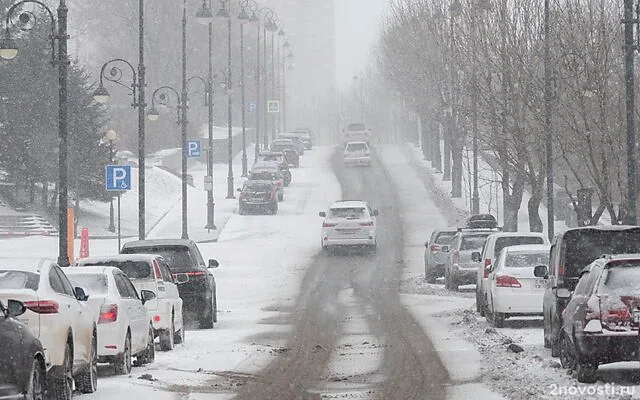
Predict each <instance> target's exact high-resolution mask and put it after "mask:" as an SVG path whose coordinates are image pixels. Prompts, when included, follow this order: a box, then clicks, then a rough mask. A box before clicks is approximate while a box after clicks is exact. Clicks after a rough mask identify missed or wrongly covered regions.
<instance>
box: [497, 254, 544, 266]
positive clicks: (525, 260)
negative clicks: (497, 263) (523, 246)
mask: <svg viewBox="0 0 640 400" xmlns="http://www.w3.org/2000/svg"><path fill="white" fill-rule="evenodd" d="M536 265H549V252H548V251H536V252H525V251H517V252H511V251H510V252H508V253H507V257H506V258H505V260H504V266H505V267H507V268H528V267H531V268H533V267H535V266H536Z"/></svg>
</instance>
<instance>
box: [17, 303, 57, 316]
mask: <svg viewBox="0 0 640 400" xmlns="http://www.w3.org/2000/svg"><path fill="white" fill-rule="evenodd" d="M24 306H25V307H26V308H27V309H28V310H31V311H33V312H34V313H37V314H57V313H58V310H59V309H60V305H59V304H58V303H57V302H55V301H53V300H39V301H25V302H24Z"/></svg>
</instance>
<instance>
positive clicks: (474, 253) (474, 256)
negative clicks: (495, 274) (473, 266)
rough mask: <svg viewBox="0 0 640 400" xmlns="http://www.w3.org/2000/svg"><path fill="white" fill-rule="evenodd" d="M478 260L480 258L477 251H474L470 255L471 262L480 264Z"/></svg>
mask: <svg viewBox="0 0 640 400" xmlns="http://www.w3.org/2000/svg"><path fill="white" fill-rule="evenodd" d="M480 260H482V258H481V257H480V252H479V251H474V252H473V253H471V261H474V262H480Z"/></svg>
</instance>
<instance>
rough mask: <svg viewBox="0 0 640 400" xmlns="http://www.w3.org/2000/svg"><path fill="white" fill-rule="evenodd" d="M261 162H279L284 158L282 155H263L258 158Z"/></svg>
mask: <svg viewBox="0 0 640 400" xmlns="http://www.w3.org/2000/svg"><path fill="white" fill-rule="evenodd" d="M260 158H261V159H262V161H277V162H281V161H282V159H283V158H284V155H283V154H263V155H261V156H260Z"/></svg>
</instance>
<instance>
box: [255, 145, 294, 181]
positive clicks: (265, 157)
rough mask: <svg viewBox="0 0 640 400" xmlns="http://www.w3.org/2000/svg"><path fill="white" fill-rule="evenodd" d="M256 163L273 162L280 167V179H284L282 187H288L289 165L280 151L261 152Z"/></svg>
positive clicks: (289, 177)
mask: <svg viewBox="0 0 640 400" xmlns="http://www.w3.org/2000/svg"><path fill="white" fill-rule="evenodd" d="M257 161H266V162H275V163H277V164H278V165H279V166H280V170H281V171H282V178H283V179H284V185H285V186H289V184H290V183H291V178H292V176H291V170H290V169H289V163H288V162H287V158H286V157H285V156H284V153H283V152H281V151H263V152H262V153H260V154H259V155H258V160H257Z"/></svg>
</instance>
